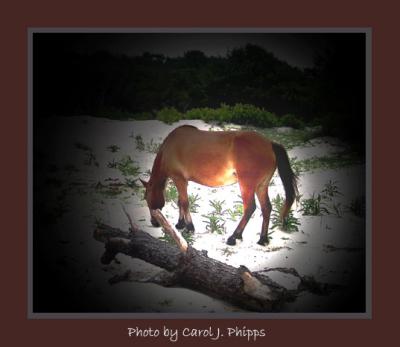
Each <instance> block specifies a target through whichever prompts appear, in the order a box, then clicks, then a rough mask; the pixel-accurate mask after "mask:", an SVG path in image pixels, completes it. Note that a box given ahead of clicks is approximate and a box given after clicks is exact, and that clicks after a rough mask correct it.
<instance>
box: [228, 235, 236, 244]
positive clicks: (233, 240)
mask: <svg viewBox="0 0 400 347" xmlns="http://www.w3.org/2000/svg"><path fill="white" fill-rule="evenodd" d="M226 244H227V245H229V246H234V245H236V239H235V238H234V237H230V238H229V239H228V240H227V241H226Z"/></svg>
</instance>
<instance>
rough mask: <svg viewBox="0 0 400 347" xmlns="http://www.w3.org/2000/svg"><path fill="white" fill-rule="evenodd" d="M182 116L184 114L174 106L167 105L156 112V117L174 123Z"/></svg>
mask: <svg viewBox="0 0 400 347" xmlns="http://www.w3.org/2000/svg"><path fill="white" fill-rule="evenodd" d="M181 118H182V114H181V113H180V112H179V111H178V110H177V109H176V108H174V107H165V108H163V109H161V110H159V111H158V112H157V113H156V119H158V120H160V121H162V122H164V123H167V124H172V123H175V122H177V121H179V120H180V119H181Z"/></svg>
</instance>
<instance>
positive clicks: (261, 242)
mask: <svg viewBox="0 0 400 347" xmlns="http://www.w3.org/2000/svg"><path fill="white" fill-rule="evenodd" d="M257 243H258V244H259V245H261V246H267V245H268V243H269V242H268V241H267V240H258V242H257Z"/></svg>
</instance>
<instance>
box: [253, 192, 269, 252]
mask: <svg viewBox="0 0 400 347" xmlns="http://www.w3.org/2000/svg"><path fill="white" fill-rule="evenodd" d="M256 194H257V198H258V201H259V202H260V207H261V212H262V216H263V222H262V227H261V234H260V240H259V241H258V242H257V243H258V244H259V245H262V246H264V245H266V244H268V243H269V238H268V228H269V220H270V216H271V210H272V205H271V201H270V200H269V195H268V186H263V185H261V186H260V187H259V188H258V189H257V191H256Z"/></svg>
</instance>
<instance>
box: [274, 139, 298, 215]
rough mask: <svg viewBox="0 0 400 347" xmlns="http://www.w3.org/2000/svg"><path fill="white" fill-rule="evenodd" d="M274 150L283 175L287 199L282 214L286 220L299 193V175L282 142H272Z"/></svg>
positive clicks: (279, 170) (281, 175) (280, 173)
mask: <svg viewBox="0 0 400 347" xmlns="http://www.w3.org/2000/svg"><path fill="white" fill-rule="evenodd" d="M272 150H273V151H274V153H275V157H276V164H277V167H278V172H279V176H280V177H281V180H282V183H283V187H284V189H285V195H286V201H285V204H284V205H283V207H282V210H281V214H280V216H281V219H282V220H284V219H285V218H286V217H287V215H288V213H289V211H290V208H291V207H292V204H293V202H294V200H295V199H296V196H297V195H298V194H299V191H298V189H297V179H298V177H297V176H296V174H295V173H294V172H293V170H292V168H291V166H290V162H289V157H288V154H287V152H286V150H285V148H283V146H282V145H280V144H277V143H275V142H272Z"/></svg>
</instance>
